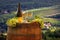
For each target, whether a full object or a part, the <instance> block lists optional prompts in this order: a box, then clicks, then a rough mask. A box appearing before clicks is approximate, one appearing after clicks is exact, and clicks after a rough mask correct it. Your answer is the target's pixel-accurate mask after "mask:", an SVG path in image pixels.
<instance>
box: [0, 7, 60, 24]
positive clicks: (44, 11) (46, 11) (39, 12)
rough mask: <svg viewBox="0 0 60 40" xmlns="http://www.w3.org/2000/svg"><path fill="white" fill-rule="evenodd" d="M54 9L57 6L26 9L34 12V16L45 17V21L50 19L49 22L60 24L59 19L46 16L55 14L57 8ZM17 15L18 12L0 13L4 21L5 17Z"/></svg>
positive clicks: (0, 18) (0, 17)
mask: <svg viewBox="0 0 60 40" xmlns="http://www.w3.org/2000/svg"><path fill="white" fill-rule="evenodd" d="M54 9H55V8H52V7H48V8H47V7H45V8H39V9H31V10H26V11H25V12H32V13H33V17H34V16H35V15H38V16H40V17H43V18H44V21H49V22H51V23H54V24H60V21H58V20H56V19H51V18H45V16H47V15H52V14H55V13H56V12H57V10H54ZM15 15H16V12H12V13H10V14H3V15H0V20H1V21H2V20H3V19H8V18H12V17H14V16H15Z"/></svg>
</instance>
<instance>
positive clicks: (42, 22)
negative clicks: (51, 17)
mask: <svg viewBox="0 0 60 40" xmlns="http://www.w3.org/2000/svg"><path fill="white" fill-rule="evenodd" d="M32 21H33V22H34V21H36V22H39V23H40V27H41V28H44V21H43V19H42V18H40V17H38V16H35V19H34V20H32Z"/></svg>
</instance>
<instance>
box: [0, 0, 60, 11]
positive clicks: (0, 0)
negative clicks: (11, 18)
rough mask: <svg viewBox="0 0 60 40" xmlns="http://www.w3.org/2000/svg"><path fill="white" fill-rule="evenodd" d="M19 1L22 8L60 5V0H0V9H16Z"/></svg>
mask: <svg viewBox="0 0 60 40" xmlns="http://www.w3.org/2000/svg"><path fill="white" fill-rule="evenodd" d="M19 2H20V3H21V7H22V10H27V9H34V8H40V7H49V6H54V5H60V0H0V10H9V11H16V10H17V3H19Z"/></svg>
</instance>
